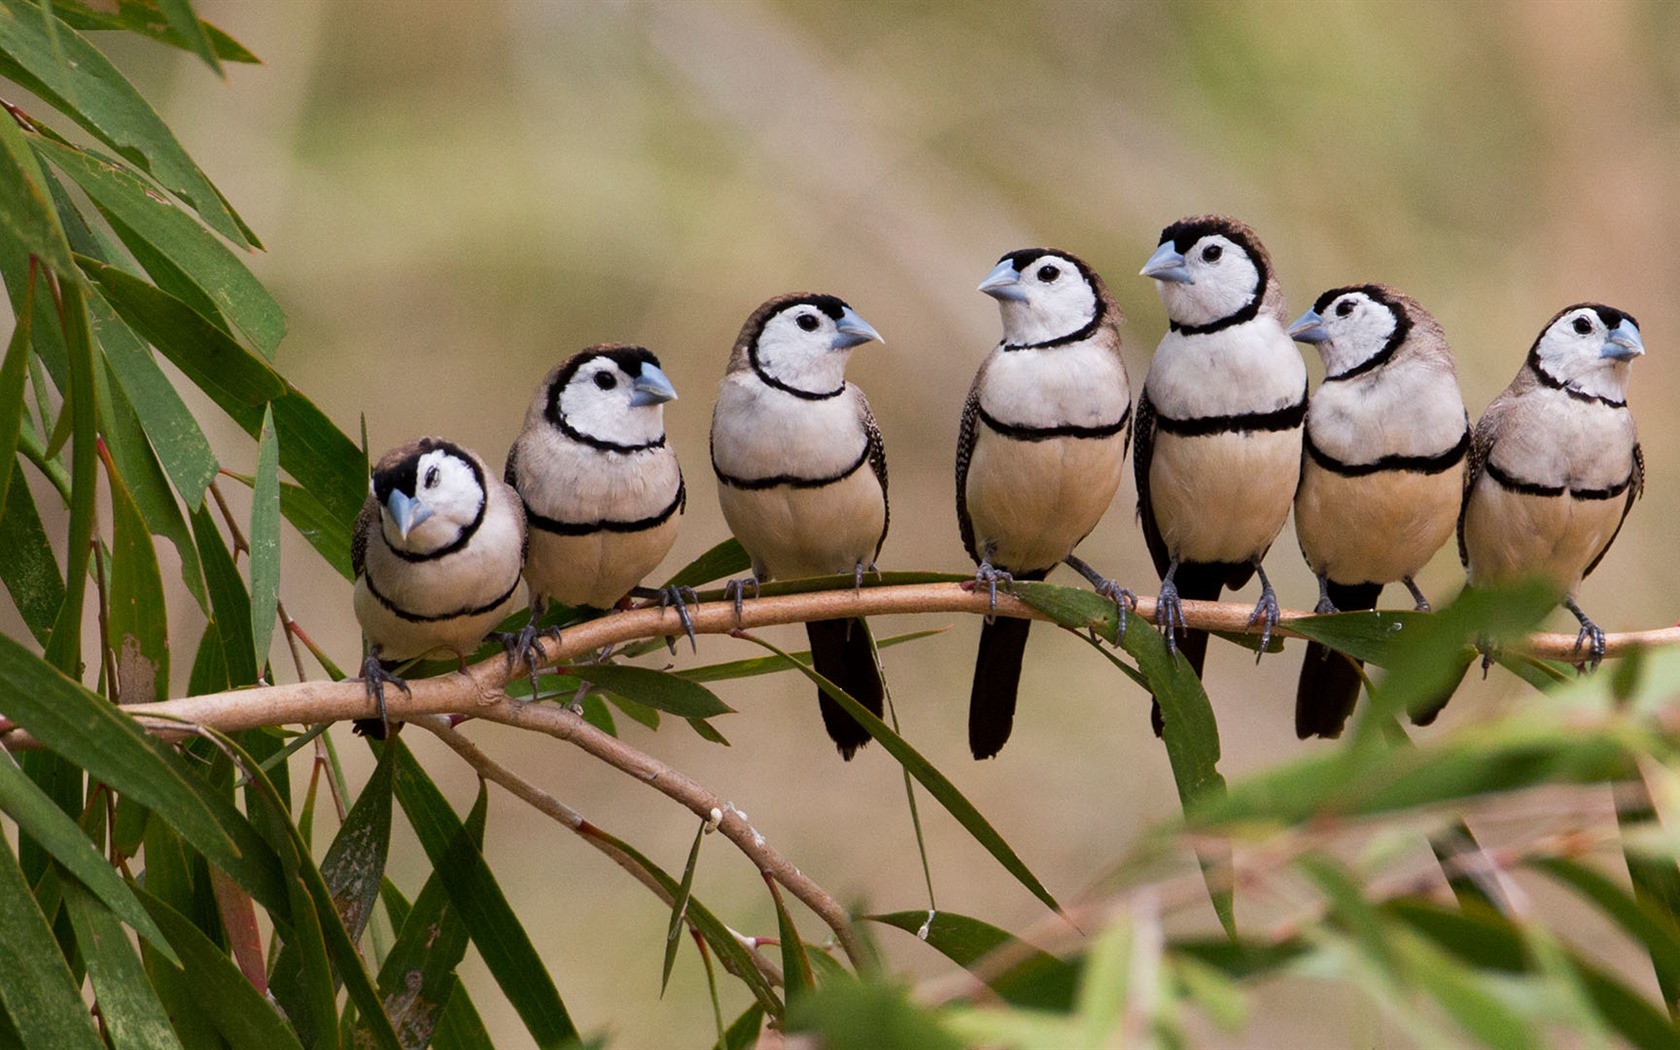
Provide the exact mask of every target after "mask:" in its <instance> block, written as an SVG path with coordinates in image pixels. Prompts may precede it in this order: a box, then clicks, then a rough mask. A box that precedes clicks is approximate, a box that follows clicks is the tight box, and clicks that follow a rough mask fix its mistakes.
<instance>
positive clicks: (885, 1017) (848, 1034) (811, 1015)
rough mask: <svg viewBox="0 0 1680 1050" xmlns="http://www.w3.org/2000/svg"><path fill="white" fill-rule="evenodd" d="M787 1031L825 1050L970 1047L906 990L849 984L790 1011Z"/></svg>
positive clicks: (874, 983) (828, 989) (836, 986)
mask: <svg viewBox="0 0 1680 1050" xmlns="http://www.w3.org/2000/svg"><path fill="white" fill-rule="evenodd" d="M787 1030H788V1031H790V1032H812V1033H816V1034H818V1035H819V1036H820V1039H819V1040H817V1042H818V1044H819V1045H821V1046H822V1047H824V1048H825V1050H961V1048H962V1047H963V1046H964V1045H965V1043H964V1042H963V1041H962V1040H960V1039H958V1038H957V1036H955V1035H953V1034H952V1033H951V1032H950V1031H949V1030H947V1029H946V1028H945V1027H943V1026H942V1025H941V1024H940V1021H939V1018H938V1017H937V1016H935V1015H934V1014H933V1013H932V1012H931V1011H929V1010H928V1009H926V1008H925V1007H922V1006H918V1005H916V1004H915V1003H913V1002H911V1001H910V997H909V995H908V994H907V993H906V991H905V990H904V989H903V988H900V987H897V986H894V985H891V984H887V983H885V982H879V981H847V982H843V983H836V984H831V985H828V986H827V987H825V988H823V989H822V990H821V991H820V992H817V993H816V994H815V995H807V996H805V997H804V998H803V999H802V1000H801V1001H800V1002H799V1005H798V1007H797V1009H795V1008H792V1007H790V1008H789V1012H788V1024H787Z"/></svg>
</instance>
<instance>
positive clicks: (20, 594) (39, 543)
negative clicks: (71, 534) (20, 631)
mask: <svg viewBox="0 0 1680 1050" xmlns="http://www.w3.org/2000/svg"><path fill="white" fill-rule="evenodd" d="M0 550H4V551H5V552H6V557H4V558H0V581H3V582H4V583H5V584H6V591H7V593H9V594H10V595H11V596H12V604H13V605H16V606H17V610H18V613H19V614H20V615H21V616H22V617H23V622H24V623H26V624H28V625H29V631H30V633H31V634H33V635H34V636H35V641H36V642H37V643H39V644H41V645H45V644H46V643H47V639H48V637H50V636H51V634H52V625H53V619H54V618H55V617H56V616H57V615H58V608H59V606H60V605H62V604H64V581H63V579H62V578H60V576H59V574H58V558H57V557H56V556H54V554H53V549H52V544H51V543H50V542H49V541H48V540H47V532H46V529H44V528H42V527H41V515H40V514H39V513H38V512H37V511H36V510H35V497H34V496H33V495H31V494H30V492H29V486H28V485H26V484H25V483H24V480H23V479H22V478H21V477H20V478H17V479H16V484H14V485H12V486H11V488H10V489H9V490H8V491H7V492H6V507H5V511H4V512H3V513H0Z"/></svg>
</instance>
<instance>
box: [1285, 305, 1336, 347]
mask: <svg viewBox="0 0 1680 1050" xmlns="http://www.w3.org/2000/svg"><path fill="white" fill-rule="evenodd" d="M1289 338H1291V339H1293V340H1295V341H1296V342H1297V343H1315V344H1316V343H1328V342H1329V341H1330V332H1329V330H1328V329H1326V328H1325V327H1324V318H1322V317H1320V316H1319V315H1318V311H1317V310H1308V311H1307V312H1306V313H1304V314H1302V315H1301V316H1300V317H1297V318H1296V319H1295V323H1294V324H1292V325H1290V326H1289Z"/></svg>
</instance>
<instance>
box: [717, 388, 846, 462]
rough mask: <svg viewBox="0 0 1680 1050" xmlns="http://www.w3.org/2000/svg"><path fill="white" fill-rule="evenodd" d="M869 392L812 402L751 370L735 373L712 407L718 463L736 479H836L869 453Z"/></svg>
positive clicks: (719, 390) (844, 394) (719, 391)
mask: <svg viewBox="0 0 1680 1050" xmlns="http://www.w3.org/2000/svg"><path fill="white" fill-rule="evenodd" d="M862 396H863V394H862V393H861V392H860V391H859V390H858V388H857V387H855V386H852V385H851V384H850V383H848V384H846V390H845V393H843V394H841V395H839V396H838V397H831V398H827V399H825V400H821V401H809V400H806V399H804V398H800V397H795V396H794V395H792V394H789V393H786V392H785V391H781V390H777V389H775V388H774V387H770V386H766V385H765V384H764V383H763V382H761V381H760V380H759V379H758V377H757V376H755V375H753V374H752V373H751V372H733V373H731V374H729V375H727V376H725V377H724V379H723V382H722V383H721V384H720V385H719V387H718V399H717V406H716V407H715V408H714V409H713V410H712V462H713V464H714V465H715V466H716V467H717V469H719V470H721V471H723V472H724V473H725V474H728V475H730V476H731V477H737V478H747V479H754V478H768V477H776V476H778V475H784V474H785V475H791V476H793V477H800V478H820V477H832V476H834V475H837V474H839V473H841V472H842V471H844V470H846V469H847V468H849V467H850V466H852V464H854V463H856V462H857V461H858V457H859V456H861V455H863V450H864V448H865V446H866V444H867V440H866V438H865V435H864V433H863V427H862V426H861V425H860V423H859V420H860V418H861V416H862V412H861V411H860V407H859V404H858V401H859V399H860V398H862Z"/></svg>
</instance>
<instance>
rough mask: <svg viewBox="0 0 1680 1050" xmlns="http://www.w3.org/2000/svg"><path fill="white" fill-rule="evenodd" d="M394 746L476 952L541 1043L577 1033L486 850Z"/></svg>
mask: <svg viewBox="0 0 1680 1050" xmlns="http://www.w3.org/2000/svg"><path fill="white" fill-rule="evenodd" d="M385 746H387V747H395V748H396V749H397V769H396V786H397V799H398V800H399V801H400V802H401V803H402V807H403V812H404V813H406V814H408V820H409V823H410V824H411V825H413V827H414V831H415V834H417V835H418V836H419V838H420V844H421V845H422V846H423V847H424V848H425V850H426V856H427V858H429V859H430V860H431V862H432V869H433V870H434V871H436V872H437V873H438V874H439V875H441V876H442V878H443V883H444V887H445V888H446V889H447V890H448V891H449V901H450V904H451V906H453V907H455V908H457V909H459V910H460V913H461V916H462V918H463V919H464V920H465V921H466V924H467V929H468V931H469V932H470V933H471V935H472V942H473V944H474V946H476V947H477V948H478V954H479V957H480V958H482V959H483V960H484V965H485V966H486V967H487V968H488V969H489V970H490V974H491V976H493V977H494V978H495V979H496V983H497V985H499V986H500V987H501V989H502V991H503V993H504V994H506V995H507V997H508V1002H510V1003H511V1004H512V1005H513V1008H514V1010H515V1011H516V1012H517V1013H518V1014H519V1017H520V1019H521V1020H522V1021H524V1022H525V1028H526V1030H527V1031H529V1032H530V1033H531V1037H532V1039H533V1040H534V1041H535V1042H536V1043H537V1045H539V1046H542V1047H557V1046H560V1045H562V1044H563V1043H565V1042H567V1041H568V1040H575V1039H577V1038H578V1033H577V1029H576V1028H575V1027H573V1025H572V1019H571V1017H570V1015H568V1014H567V1013H566V1007H565V1004H563V1003H562V1002H561V1001H560V993H559V991H558V990H557V989H556V988H555V987H554V979H553V978H551V977H550V976H549V975H548V968H547V967H546V966H544V965H543V961H542V958H541V956H539V955H538V954H537V950H536V947H535V946H534V945H533V944H532V943H531V938H530V935H529V934H527V933H526V932H525V927H524V926H522V925H520V922H519V919H518V917H517V916H515V915H514V913H513V909H512V908H511V907H510V906H509V905H508V902H507V897H506V896H505V895H503V893H502V889H501V886H500V885H499V884H498V883H497V882H496V876H495V875H494V874H493V873H492V872H491V870H490V867H489V865H487V864H486V863H485V862H484V856H483V855H482V854H481V853H480V852H479V851H478V850H477V849H475V848H472V847H471V842H470V840H469V839H467V838H465V837H464V836H462V835H461V822H460V820H459V819H458V818H457V817H456V816H455V813H454V811H452V810H451V809H450V808H449V803H448V802H446V801H445V800H444V797H443V794H442V792H440V791H438V789H437V786H436V785H435V784H433V783H432V781H431V778H430V777H428V776H426V773H425V771H424V770H423V769H421V767H420V764H419V763H418V762H416V761H415V760H414V756H413V754H412V753H410V752H409V750H408V747H407V745H405V744H404V743H403V742H402V740H401V739H395V740H391V741H388V742H387V743H386V745H385Z"/></svg>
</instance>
